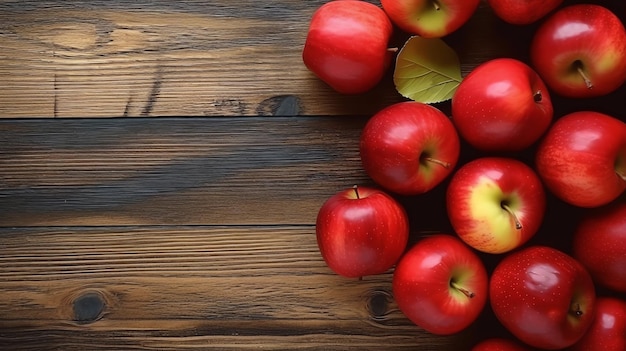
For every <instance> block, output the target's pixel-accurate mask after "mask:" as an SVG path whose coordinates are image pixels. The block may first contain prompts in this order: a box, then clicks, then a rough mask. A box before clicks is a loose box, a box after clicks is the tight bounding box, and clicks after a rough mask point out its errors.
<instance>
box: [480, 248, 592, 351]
mask: <svg viewBox="0 0 626 351" xmlns="http://www.w3.org/2000/svg"><path fill="white" fill-rule="evenodd" d="M489 294H490V303H491V307H492V309H493V312H494V314H495V316H496V318H497V319H498V320H499V321H500V322H501V323H502V325H503V326H504V327H505V328H506V329H508V330H509V331H510V332H511V333H512V334H513V335H514V336H515V337H517V338H518V339H519V340H521V341H522V342H524V343H526V344H528V345H531V346H533V347H538V348H542V349H549V350H556V349H562V348H565V347H569V346H571V345H573V344H574V343H575V342H577V341H578V340H580V338H582V336H583V335H584V334H585V332H586V331H587V329H588V328H589V326H590V325H591V322H592V321H593V318H594V313H595V311H594V303H595V299H596V295H595V288H594V285H593V281H592V280H591V276H590V275H589V273H588V272H587V270H586V269H585V267H583V265H582V264H580V263H579V262H578V261H576V260H575V259H574V258H572V257H571V256H569V255H567V254H565V253H563V252H562V251H559V250H556V249H554V248H551V247H547V246H530V247H527V248H525V249H522V250H519V251H515V252H513V253H510V254H508V255H507V256H505V257H504V258H503V259H502V260H501V261H500V262H499V263H498V264H497V265H496V267H495V269H494V271H493V273H492V274H491V281H490V284H489Z"/></svg>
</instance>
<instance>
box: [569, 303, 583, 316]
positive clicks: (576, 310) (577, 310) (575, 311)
mask: <svg viewBox="0 0 626 351" xmlns="http://www.w3.org/2000/svg"><path fill="white" fill-rule="evenodd" d="M572 307H574V308H572V309H570V313H572V314H574V315H575V316H576V317H580V316H582V315H583V311H581V310H580V304H579V303H577V304H572Z"/></svg>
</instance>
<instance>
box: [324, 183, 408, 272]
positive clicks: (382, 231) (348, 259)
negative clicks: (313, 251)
mask: <svg viewBox="0 0 626 351" xmlns="http://www.w3.org/2000/svg"><path fill="white" fill-rule="evenodd" d="M315 232H316V235H317V244H318V246H319V250H320V253H321V254H322V257H323V258H324V261H325V262H326V264H327V265H328V267H330V269H332V270H333V271H334V272H335V273H337V274H339V275H342V276H345V277H363V276H366V275H374V274H380V273H384V272H385V271H387V270H388V269H389V268H391V267H392V266H393V265H394V264H395V263H396V262H397V261H398V259H399V258H400V256H401V255H402V253H403V252H404V250H405V248H406V245H407V241H408V237H409V221H408V218H407V214H406V212H405V210H404V208H403V207H402V205H401V204H400V203H398V202H397V201H396V200H395V199H394V198H393V197H391V196H390V195H388V194H386V193H384V192H383V191H381V190H378V189H374V188H370V187H359V188H357V187H354V188H351V189H345V190H343V191H340V192H339V193H337V194H335V195H333V196H331V197H330V198H329V199H328V200H326V202H325V203H324V204H323V205H322V207H321V208H320V210H319V213H318V215H317V221H316V227H315Z"/></svg>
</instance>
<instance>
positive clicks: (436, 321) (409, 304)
mask: <svg viewBox="0 0 626 351" xmlns="http://www.w3.org/2000/svg"><path fill="white" fill-rule="evenodd" d="M487 280H488V276H487V271H486V269H485V266H484V265H483V262H482V261H481V260H480V258H479V257H478V256H477V255H476V253H474V251H472V250H471V249H470V248H469V247H468V246H467V245H465V244H464V243H463V242H462V241H461V240H459V239H458V238H456V237H454V236H452V235H446V234H435V235H432V236H429V237H425V238H423V239H421V240H420V241H418V242H417V243H416V244H415V245H414V246H413V247H412V248H411V249H410V250H409V251H408V252H407V253H406V254H405V255H404V256H403V257H402V258H401V259H400V262H399V263H398V265H397V266H396V269H395V271H394V274H393V282H392V288H393V295H394V298H395V300H396V302H397V304H398V307H399V309H400V311H402V312H403V313H404V314H405V315H406V316H407V317H408V318H409V319H410V320H411V321H412V322H413V323H415V324H416V325H418V326H419V327H421V328H423V329H424V330H426V331H428V332H431V333H433V334H439V335H447V334H454V333H457V332H459V331H461V330H463V329H465V328H467V327H468V326H469V325H470V324H472V323H473V322H474V321H475V320H476V319H477V318H478V315H479V314H480V313H481V312H482V310H483V308H484V306H485V304H486V302H487V290H488V282H487Z"/></svg>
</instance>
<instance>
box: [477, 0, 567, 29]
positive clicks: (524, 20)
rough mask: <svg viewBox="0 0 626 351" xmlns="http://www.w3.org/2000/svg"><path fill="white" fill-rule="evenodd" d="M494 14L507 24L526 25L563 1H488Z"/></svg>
mask: <svg viewBox="0 0 626 351" xmlns="http://www.w3.org/2000/svg"><path fill="white" fill-rule="evenodd" d="M487 2H488V3H489V6H491V8H492V9H493V12H494V13H495V14H496V16H498V17H499V18H500V19H502V20H503V21H505V22H508V23H510V24H515V25H526V24H531V23H534V22H536V21H537V20H539V19H541V18H543V17H544V16H546V15H547V14H548V13H550V11H552V10H554V9H556V8H557V7H558V6H559V5H560V4H561V3H562V2H563V0H524V1H520V0H487Z"/></svg>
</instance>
